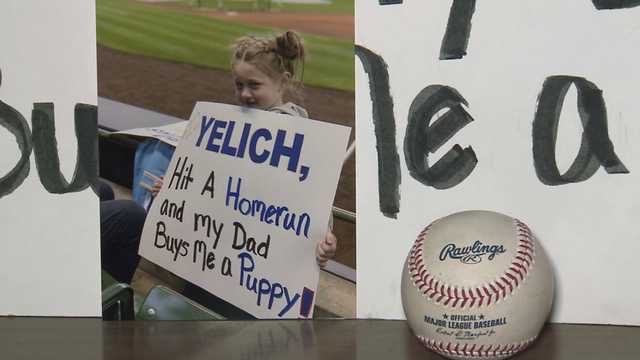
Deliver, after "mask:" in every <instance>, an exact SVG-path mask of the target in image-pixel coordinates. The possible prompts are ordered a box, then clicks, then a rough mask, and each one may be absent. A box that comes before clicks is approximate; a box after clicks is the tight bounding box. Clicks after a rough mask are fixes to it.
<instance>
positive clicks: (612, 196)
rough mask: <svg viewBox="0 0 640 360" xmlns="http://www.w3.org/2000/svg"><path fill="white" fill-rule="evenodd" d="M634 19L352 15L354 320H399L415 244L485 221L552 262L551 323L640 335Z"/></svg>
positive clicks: (618, 15) (547, 13)
mask: <svg viewBox="0 0 640 360" xmlns="http://www.w3.org/2000/svg"><path fill="white" fill-rule="evenodd" d="M383 3H388V4H387V5H383ZM638 5H640V2H638V1H633V0H632V1H606V0H603V1H598V0H593V1H591V0H567V1H553V0H539V1H527V2H523V1H509V0H493V1H478V2H476V1H472V0H451V1H417V0H404V1H394V0H391V1H384V0H380V1H359V2H357V6H356V16H357V18H358V19H360V21H358V22H357V30H356V44H357V48H356V54H357V58H356V110H357V111H356V114H357V115H356V116H357V126H358V133H357V138H358V149H359V151H358V154H357V164H358V177H357V182H356V184H357V189H358V193H359V194H372V196H358V198H357V213H358V225H359V226H358V229H357V230H358V233H357V238H358V247H357V255H358V256H357V260H358V297H357V299H358V300H357V309H358V316H359V317H373V318H394V319H395V318H402V317H403V312H402V306H401V301H400V292H399V290H400V278H401V276H400V274H401V272H402V265H403V261H404V259H405V257H406V256H407V254H408V252H409V249H410V247H411V245H412V243H413V241H414V240H415V239H416V237H417V236H418V233H419V232H420V231H421V229H423V228H424V226H425V225H427V224H429V223H430V222H432V221H433V220H435V219H437V218H440V217H443V216H446V215H448V214H451V213H455V212H459V211H463V210H474V209H477V210H480V209H482V210H492V211H497V212H501V213H505V214H508V215H510V216H513V217H516V218H519V219H521V220H522V221H524V222H526V223H527V224H529V226H530V227H531V229H532V230H533V231H534V233H535V235H537V237H538V238H539V240H540V242H541V243H542V245H543V246H544V247H545V249H546V250H547V253H548V255H549V257H550V260H551V262H552V264H553V266H554V269H555V278H556V294H557V295H556V298H555V303H554V311H553V315H552V321H556V322H572V323H610V324H633V325H640V308H638V306H637V304H638V303H640V291H639V290H638V289H637V288H636V287H635V286H634V285H635V284H636V283H637V274H638V272H639V270H640V267H639V265H638V261H637V259H636V256H635V255H636V254H637V253H638V252H640V230H638V227H637V226H635V225H636V223H637V217H638V216H640V200H639V198H640V190H639V189H640V188H639V187H638V183H639V182H640V146H639V145H638V139H640V122H639V121H638V119H640V106H639V105H638V101H637V96H636V94H637V88H638V86H639V85H638V84H640V71H638V68H637V60H638V59H637V58H638V56H637V55H639V54H638V51H637V46H636V44H638V43H640V27H639V26H638V24H640V8H639V7H637V6H638ZM469 266H473V264H471V265H469Z"/></svg>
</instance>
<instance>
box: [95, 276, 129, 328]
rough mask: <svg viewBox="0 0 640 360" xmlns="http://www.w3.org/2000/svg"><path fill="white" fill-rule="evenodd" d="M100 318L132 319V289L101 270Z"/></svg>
mask: <svg viewBox="0 0 640 360" xmlns="http://www.w3.org/2000/svg"><path fill="white" fill-rule="evenodd" d="M102 319H103V320H134V319H135V315H134V311H133V289H132V288H131V287H130V286H129V285H127V284H123V283H119V282H117V281H116V280H115V279H114V278H113V277H112V276H111V275H109V273H107V272H106V271H104V270H103V271H102Z"/></svg>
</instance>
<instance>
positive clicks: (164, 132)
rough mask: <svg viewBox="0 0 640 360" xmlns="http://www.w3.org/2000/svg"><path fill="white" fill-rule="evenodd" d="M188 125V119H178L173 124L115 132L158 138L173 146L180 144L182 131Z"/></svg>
mask: <svg viewBox="0 0 640 360" xmlns="http://www.w3.org/2000/svg"><path fill="white" fill-rule="evenodd" d="M186 127H187V122H186V121H178V122H176V123H173V124H169V125H164V126H157V127H148V128H136V129H130V130H122V131H118V132H115V133H114V134H123V135H133V136H140V137H147V138H154V139H158V140H160V141H162V142H165V143H167V144H169V145H172V146H178V143H179V142H180V138H181V137H182V133H184V129H185V128H186Z"/></svg>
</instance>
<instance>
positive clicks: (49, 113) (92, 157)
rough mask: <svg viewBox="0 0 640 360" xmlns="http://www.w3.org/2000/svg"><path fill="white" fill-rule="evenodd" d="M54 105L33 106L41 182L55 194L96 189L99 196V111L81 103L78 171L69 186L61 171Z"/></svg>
mask: <svg viewBox="0 0 640 360" xmlns="http://www.w3.org/2000/svg"><path fill="white" fill-rule="evenodd" d="M54 118H55V117H54V113H53V104H52V103H36V104H33V111H32V114H31V122H32V127H33V145H34V146H33V154H34V156H35V159H36V168H37V169H38V175H39V176H40V182H41V183H42V185H43V186H44V188H45V189H46V190H47V191H49V192H50V193H52V194H64V193H69V192H77V191H82V190H84V189H86V188H87V187H89V186H92V187H93V190H94V192H96V193H97V187H96V181H97V177H98V166H97V165H98V141H97V134H98V111H97V107H95V106H92V105H84V104H77V105H76V107H75V116H74V120H75V130H76V138H77V142H78V151H77V159H76V168H75V170H74V172H73V180H72V181H71V183H68V182H67V180H66V179H65V178H64V175H62V173H61V172H60V161H59V158H58V144H57V141H56V137H55V131H56V129H55V120H54Z"/></svg>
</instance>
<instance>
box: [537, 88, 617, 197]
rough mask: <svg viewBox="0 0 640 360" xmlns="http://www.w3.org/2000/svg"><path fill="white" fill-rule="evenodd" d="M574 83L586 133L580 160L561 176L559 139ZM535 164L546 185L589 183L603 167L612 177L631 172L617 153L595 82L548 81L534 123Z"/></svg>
mask: <svg viewBox="0 0 640 360" xmlns="http://www.w3.org/2000/svg"><path fill="white" fill-rule="evenodd" d="M572 84H573V85H575V86H576V89H577V92H578V111H579V114H580V121H581V122H582V127H583V129H584V131H583V133H582V142H581V144H580V150H579V151H578V155H577V156H576V159H575V160H574V161H573V164H571V166H570V167H569V170H567V172H566V173H564V174H562V175H561V174H560V171H559V170H558V165H557V164H556V138H557V135H558V122H559V121H560V112H561V110H562V105H563V103H564V98H565V96H566V94H567V91H568V90H569V87H571V85H572ZM533 161H534V164H535V168H536V174H537V175H538V179H540V181H542V183H544V184H546V185H562V184H567V183H575V182H581V181H585V180H587V179H589V178H590V177H591V176H592V175H593V174H594V173H595V172H596V171H597V170H598V168H599V167H600V166H602V167H604V169H605V170H606V171H607V173H609V174H627V173H629V170H627V168H626V167H625V166H624V164H622V162H621V161H620V160H619V159H618V156H616V153H615V152H614V150H613V143H611V140H610V139H609V131H608V130H607V109H606V107H605V102H604V98H603V97H602V90H600V89H598V87H597V86H596V85H595V84H594V83H592V82H590V81H588V80H586V79H584V78H580V77H573V76H551V77H548V78H547V79H546V80H545V82H544V84H543V85H542V92H541V93H540V96H539V97H538V109H537V110H536V115H535V119H534V121H533Z"/></svg>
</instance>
